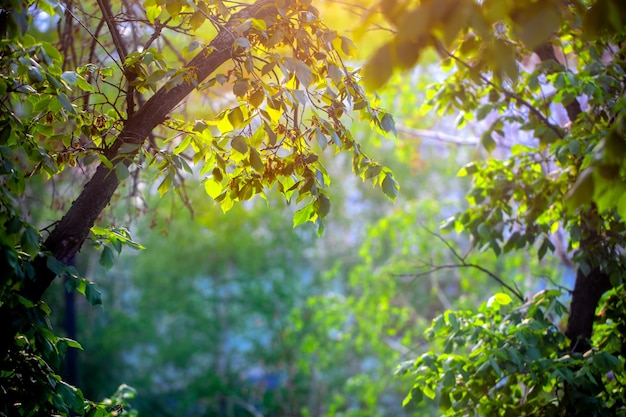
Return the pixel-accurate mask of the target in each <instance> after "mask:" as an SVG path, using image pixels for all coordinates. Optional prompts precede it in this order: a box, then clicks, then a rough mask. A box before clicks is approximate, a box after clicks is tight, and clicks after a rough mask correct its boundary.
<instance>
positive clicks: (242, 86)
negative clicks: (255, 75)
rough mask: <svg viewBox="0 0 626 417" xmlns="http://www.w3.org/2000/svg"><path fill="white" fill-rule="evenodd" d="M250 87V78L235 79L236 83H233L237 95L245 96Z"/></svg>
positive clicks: (234, 92)
mask: <svg viewBox="0 0 626 417" xmlns="http://www.w3.org/2000/svg"><path fill="white" fill-rule="evenodd" d="M249 87H250V84H249V82H248V80H237V81H235V84H234V85H233V94H234V95H235V96H236V97H243V96H245V95H246V93H247V92H248V89H249ZM242 119H243V117H242ZM233 126H234V124H233Z"/></svg>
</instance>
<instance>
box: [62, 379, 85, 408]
mask: <svg viewBox="0 0 626 417" xmlns="http://www.w3.org/2000/svg"><path fill="white" fill-rule="evenodd" d="M55 389H56V392H57V394H58V395H59V396H60V397H61V398H62V399H63V402H64V403H65V404H66V405H67V406H68V407H69V408H71V409H72V410H74V411H77V412H78V411H83V408H84V405H85V399H84V398H83V394H82V392H80V390H79V389H77V388H76V387H73V386H71V385H69V384H67V383H65V382H63V381H59V382H58V383H57V385H56V387H55Z"/></svg>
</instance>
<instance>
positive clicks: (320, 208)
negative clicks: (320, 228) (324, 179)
mask: <svg viewBox="0 0 626 417" xmlns="http://www.w3.org/2000/svg"><path fill="white" fill-rule="evenodd" d="M316 212H317V214H318V216H320V217H321V218H324V217H326V216H327V215H328V212H330V200H329V199H328V197H326V196H325V195H324V194H320V195H319V197H318V198H317V201H316Z"/></svg>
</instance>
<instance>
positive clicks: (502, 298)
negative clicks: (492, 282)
mask: <svg viewBox="0 0 626 417" xmlns="http://www.w3.org/2000/svg"><path fill="white" fill-rule="evenodd" d="M512 302H513V299H512V298H511V297H510V296H509V295H507V294H505V293H502V292H499V293H496V294H494V295H493V296H491V297H490V298H489V300H488V301H487V307H489V308H499V307H500V306H505V305H508V304H511V303H512Z"/></svg>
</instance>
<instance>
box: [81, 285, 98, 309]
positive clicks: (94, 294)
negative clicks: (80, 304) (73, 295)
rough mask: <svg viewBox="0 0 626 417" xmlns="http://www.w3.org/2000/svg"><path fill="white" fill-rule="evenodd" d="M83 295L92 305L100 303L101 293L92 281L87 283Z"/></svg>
mask: <svg viewBox="0 0 626 417" xmlns="http://www.w3.org/2000/svg"><path fill="white" fill-rule="evenodd" d="M85 297H86V298H87V302H89V304H91V305H92V306H97V305H102V293H101V292H100V290H99V289H98V287H97V286H96V284H94V283H93V282H89V283H87V286H86V288H85Z"/></svg>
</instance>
